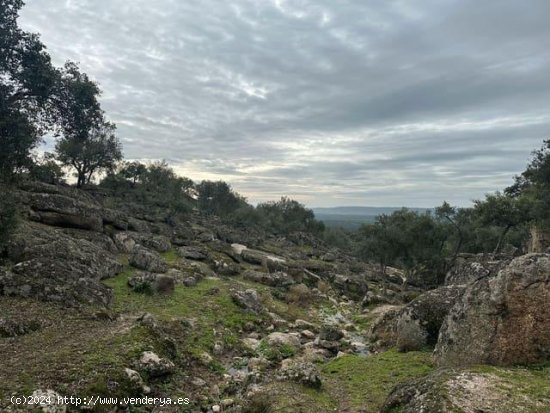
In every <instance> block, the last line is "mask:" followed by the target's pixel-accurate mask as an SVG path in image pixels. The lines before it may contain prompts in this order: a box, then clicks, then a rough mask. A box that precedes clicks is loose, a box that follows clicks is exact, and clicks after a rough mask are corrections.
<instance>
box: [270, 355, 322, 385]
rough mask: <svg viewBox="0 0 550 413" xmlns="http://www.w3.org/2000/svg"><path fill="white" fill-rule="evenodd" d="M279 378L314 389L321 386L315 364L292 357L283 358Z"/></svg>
mask: <svg viewBox="0 0 550 413" xmlns="http://www.w3.org/2000/svg"><path fill="white" fill-rule="evenodd" d="M278 379H279V380H290V381H294V382H296V383H299V384H303V385H304V386H308V387H312V388H314V389H319V388H321V384H322V380H321V375H320V374H319V370H317V367H316V366H315V364H313V363H310V362H304V361H295V360H292V359H287V360H283V362H282V365H281V369H280V370H279V372H278Z"/></svg>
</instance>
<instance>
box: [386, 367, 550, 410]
mask: <svg viewBox="0 0 550 413" xmlns="http://www.w3.org/2000/svg"><path fill="white" fill-rule="evenodd" d="M519 375H521V379H520V380H521V381H522V382H523V383H525V386H528V385H527V383H529V381H530V380H532V377H531V376H530V374H529V373H528V372H527V371H525V372H522V373H518V372H517V371H515V372H514V371H510V372H506V371H505V370H493V371H491V370H489V371H487V372H479V371H467V370H466V371H463V370H454V369H442V370H436V371H435V372H433V373H431V374H429V375H427V376H424V377H420V378H417V379H414V380H411V381H407V382H405V383H402V384H399V385H397V386H396V387H395V388H394V389H393V390H392V392H391V393H390V395H389V396H388V398H387V399H386V401H385V403H384V405H383V406H382V408H381V409H380V413H393V412H401V413H419V412H422V413H455V412H464V413H481V412H484V413H516V412H543V411H545V410H544V409H545V407H546V406H548V403H549V402H550V399H548V398H545V397H544V396H541V395H537V394H536V393H533V392H529V391H525V388H523V386H518V384H517V381H516V382H514V381H510V380H509V379H507V377H510V376H512V377H514V378H515V379H516V380H517V379H518V378H519ZM535 380H536V379H535ZM539 380H540V379H539ZM534 383H536V381H534ZM546 394H548V393H547V392H546Z"/></svg>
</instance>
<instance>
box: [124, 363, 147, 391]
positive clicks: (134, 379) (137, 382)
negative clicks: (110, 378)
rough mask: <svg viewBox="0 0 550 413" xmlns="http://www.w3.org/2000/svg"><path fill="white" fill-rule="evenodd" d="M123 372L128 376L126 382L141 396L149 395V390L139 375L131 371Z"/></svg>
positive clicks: (125, 370) (126, 369) (127, 369)
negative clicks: (139, 392)
mask: <svg viewBox="0 0 550 413" xmlns="http://www.w3.org/2000/svg"><path fill="white" fill-rule="evenodd" d="M124 372H125V373H126V376H128V380H130V382H131V383H132V384H133V385H134V386H135V387H136V388H137V389H138V390H139V391H141V393H143V394H149V393H151V388H150V387H149V386H147V385H146V384H145V382H144V381H143V378H142V377H141V376H140V374H139V373H138V372H137V371H135V370H132V369H129V368H125V369H124Z"/></svg>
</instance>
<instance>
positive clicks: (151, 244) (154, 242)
mask: <svg viewBox="0 0 550 413" xmlns="http://www.w3.org/2000/svg"><path fill="white" fill-rule="evenodd" d="M134 237H135V238H134V239H136V241H137V242H138V243H139V244H141V245H143V246H144V247H147V248H149V249H152V250H154V251H157V252H167V251H170V249H171V248H172V244H171V243H170V240H169V239H168V238H167V237H165V236H164V235H152V234H139V235H138V236H136V235H134Z"/></svg>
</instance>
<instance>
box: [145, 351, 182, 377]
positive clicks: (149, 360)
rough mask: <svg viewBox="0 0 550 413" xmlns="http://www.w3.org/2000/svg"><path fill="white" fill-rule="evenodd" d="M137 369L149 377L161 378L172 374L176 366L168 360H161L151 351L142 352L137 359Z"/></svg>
mask: <svg viewBox="0 0 550 413" xmlns="http://www.w3.org/2000/svg"><path fill="white" fill-rule="evenodd" d="M139 367H140V370H143V371H144V372H145V373H147V375H148V376H149V377H162V376H167V375H170V374H172V373H174V370H175V367H176V366H175V365H174V363H172V362H171V361H170V360H168V359H165V358H161V357H159V356H158V355H157V354H155V353H153V352H152V351H144V352H143V353H142V354H141V357H140V359H139Z"/></svg>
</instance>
